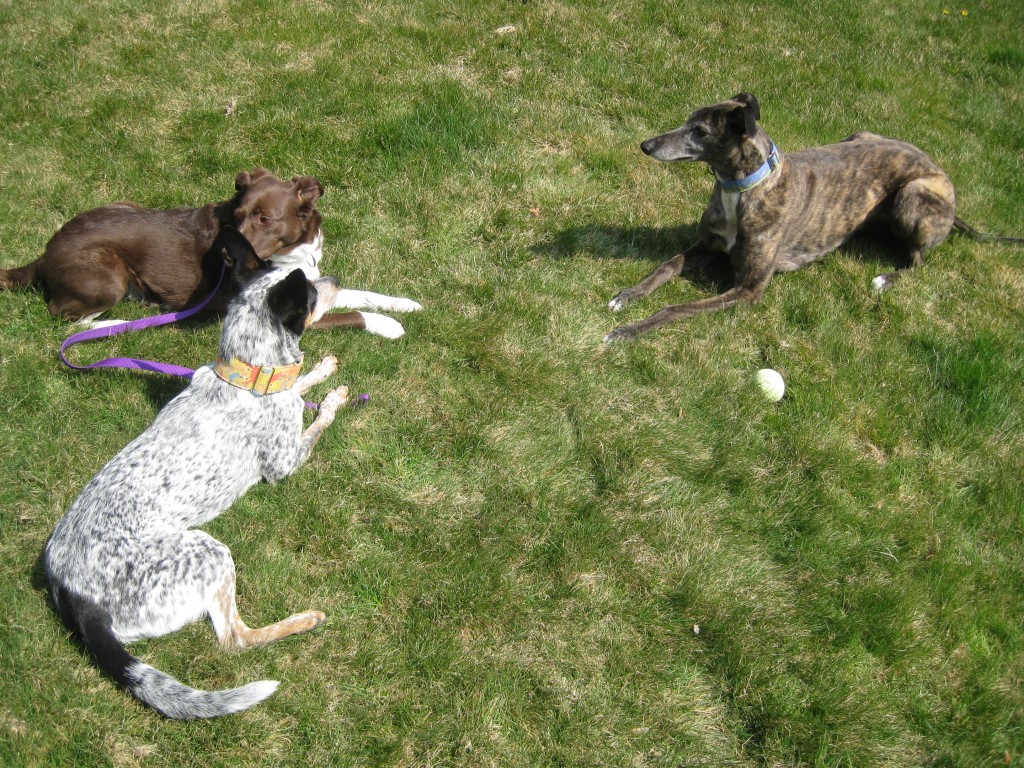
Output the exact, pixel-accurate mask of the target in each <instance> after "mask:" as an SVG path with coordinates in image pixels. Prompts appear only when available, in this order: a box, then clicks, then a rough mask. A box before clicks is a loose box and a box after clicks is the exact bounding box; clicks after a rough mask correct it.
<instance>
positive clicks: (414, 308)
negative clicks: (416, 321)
mask: <svg viewBox="0 0 1024 768" xmlns="http://www.w3.org/2000/svg"><path fill="white" fill-rule="evenodd" d="M334 308H335V309H375V310H377V311H379V312H419V311H420V310H421V309H423V305H421V304H420V303H419V302H418V301H413V300H412V299H403V298H401V297H400V296H385V295H384V294H383V293H374V292H373V291H355V290H352V289H351V288H342V289H340V290H339V291H338V293H337V294H335V296H334Z"/></svg>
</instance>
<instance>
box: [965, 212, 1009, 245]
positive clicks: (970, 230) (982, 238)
mask: <svg viewBox="0 0 1024 768" xmlns="http://www.w3.org/2000/svg"><path fill="white" fill-rule="evenodd" d="M953 226H954V227H956V229H957V230H959V231H960V232H963V233H964V234H965V235H967V236H968V237H969V238H971V239H972V240H977V241H978V242H981V243H990V242H991V243H1014V244H1016V245H1024V237H1006V236H1005V235H989V234H986V233H985V232H979V231H978V230H976V229H975V228H974V227H972V226H971V225H970V224H968V223H967V222H966V221H964V220H963V219H961V218H960V217H959V216H957V217H956V218H954V219H953Z"/></svg>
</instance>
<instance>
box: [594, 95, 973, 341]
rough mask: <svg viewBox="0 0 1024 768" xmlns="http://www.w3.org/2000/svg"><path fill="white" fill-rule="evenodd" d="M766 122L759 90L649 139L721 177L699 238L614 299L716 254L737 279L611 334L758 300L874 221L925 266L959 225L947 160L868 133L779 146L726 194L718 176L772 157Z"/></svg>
mask: <svg viewBox="0 0 1024 768" xmlns="http://www.w3.org/2000/svg"><path fill="white" fill-rule="evenodd" d="M759 119H760V107H759V106H758V103H757V99H755V98H754V97H753V96H752V95H751V94H749V93H741V94H738V95H737V96H734V97H733V98H732V99H730V100H729V101H726V102H723V103H721V104H714V105H711V106H708V107H703V108H701V109H698V110H697V111H696V112H694V113H693V114H692V115H691V116H690V118H689V120H688V121H687V122H686V124H684V125H683V126H682V127H680V128H678V129H676V130H675V131H670V132H669V133H665V134H662V135H660V136H655V137H654V138H651V139H648V140H647V141H645V142H644V143H643V144H642V145H641V148H642V149H643V151H644V153H646V154H648V155H651V156H652V157H654V158H655V159H658V160H663V161H675V160H689V161H696V162H704V163H707V164H708V165H709V166H710V167H711V169H712V170H713V171H714V173H715V175H716V181H715V186H714V189H713V191H712V193H711V200H710V201H709V202H708V206H707V208H706V209H705V211H704V214H703V216H702V217H701V221H700V228H699V239H698V240H697V242H696V243H694V244H693V245H692V246H690V247H689V248H688V249H687V250H686V251H684V252H683V253H680V254H678V255H676V256H674V257H672V258H671V259H669V260H667V261H665V262H663V263H662V264H659V265H658V266H657V267H656V268H655V269H654V270H653V271H652V272H651V273H650V274H649V275H648V276H647V277H646V278H644V279H643V280H642V281H640V283H638V284H637V285H636V286H634V287H633V288H629V289H627V290H624V291H622V292H620V293H619V294H617V295H616V296H615V298H613V299H612V301H611V303H610V306H611V308H612V309H613V310H615V311H619V310H621V309H622V308H623V307H625V306H626V305H627V304H629V303H630V302H632V301H636V300H638V299H641V298H644V297H646V296H648V295H649V294H650V293H651V292H652V291H654V290H655V289H656V288H657V287H658V286H660V285H662V284H663V283H665V282H667V281H668V280H670V279H671V278H672V277H674V276H676V275H678V274H680V273H681V272H683V271H684V270H688V269H699V268H700V267H702V266H703V265H705V264H707V263H708V262H709V261H711V260H713V259H721V258H727V259H728V260H729V262H730V263H731V266H732V268H733V273H734V276H735V285H734V286H733V287H732V288H730V289H729V290H727V291H725V292H724V293H722V294H720V295H718V296H713V297H711V298H707V299H702V300H699V301H692V302H688V303H685V304H676V305H671V306H668V307H665V308H664V309H662V310H661V311H659V312H656V313H655V314H653V315H651V316H650V317H648V318H647V319H646V320H641V321H640V322H638V323H634V324H632V325H625V326H620V327H619V328H616V329H615V330H614V331H612V332H611V333H610V334H608V336H606V337H605V340H606V341H614V340H617V339H623V338H633V337H635V336H637V335H639V334H641V333H646V332H647V331H650V330H653V329H655V328H659V327H661V326H663V325H666V324H667V323H671V322H674V321H676V320H680V319H682V318H686V317H691V316H693V315H695V314H699V313H702V312H711V311H714V310H717V309H723V308H725V307H728V306H731V305H732V304H735V303H736V302H740V301H745V302H748V303H750V304H756V303H757V302H758V301H760V299H761V296H762V294H763V293H764V289H765V287H766V286H767V285H768V283H769V282H770V281H771V279H772V276H773V275H774V274H775V273H776V272H786V271H790V270H794V269H799V268H800V267H802V266H804V265H805V264H808V263H810V262H812V261H814V260H816V259H818V258H820V257H821V256H823V255H825V254H826V253H829V252H830V251H833V250H835V249H836V248H838V247H839V246H840V245H841V244H842V243H843V242H844V241H846V240H847V238H849V237H850V236H851V235H852V234H854V233H855V232H856V231H858V230H859V229H860V228H861V227H862V226H864V225H865V224H866V223H868V222H869V221H872V220H878V221H883V222H886V223H887V224H888V225H889V226H890V228H891V229H892V231H893V233H894V234H895V235H896V236H897V237H898V238H899V239H900V240H901V241H902V242H903V243H904V245H905V246H906V248H907V255H908V257H909V259H908V261H909V264H908V266H919V265H920V264H921V263H922V258H923V254H924V252H925V251H926V250H928V249H929V248H933V247H935V246H936V245H938V244H939V243H941V242H942V241H943V240H945V239H946V237H947V236H948V235H949V232H950V230H951V229H952V228H953V226H954V223H955V224H956V225H957V227H958V228H961V227H960V221H959V219H957V218H956V214H955V208H956V196H955V194H954V191H953V185H952V184H951V183H950V181H949V178H948V177H947V176H946V174H945V173H944V172H943V171H942V169H941V168H939V167H938V166H937V165H936V164H935V163H934V162H932V160H931V159H930V158H929V157H928V156H927V155H926V154H925V153H924V152H922V151H921V150H920V149H918V148H917V147H914V146H913V145H911V144H907V143H904V142H902V141H897V140H895V139H889V138H885V137H883V136H878V135H876V134H873V133H867V132H863V133H858V134H854V135H853V136H850V137H849V138H847V139H845V140H844V141H841V142H839V143H838V144H830V145H827V146H823V147H814V148H811V149H805V150H802V151H799V152H794V153H792V154H788V155H784V154H782V153H781V152H779V165H778V166H777V167H776V168H775V170H774V171H773V172H772V173H771V174H770V175H769V176H768V177H767V178H766V179H765V180H764V181H763V182H761V183H760V184H759V185H757V186H755V187H753V188H752V189H750V190H748V191H744V192H740V193H725V192H723V190H722V185H721V183H720V181H719V179H725V180H732V179H737V180H738V179H743V178H745V177H747V176H749V175H751V174H752V173H754V172H755V171H756V170H757V169H758V168H759V167H760V166H761V165H762V164H763V163H764V162H765V160H766V158H767V157H768V154H769V152H770V148H771V144H772V142H771V139H770V138H769V137H768V135H767V134H765V132H764V131H763V130H762V129H761V128H760V127H759V126H758V124H757V120H759ZM731 211H734V215H730V212H731ZM896 276H897V274H896V273H892V274H888V275H881V276H879V277H878V278H876V287H878V288H880V289H881V288H885V287H888V286H889V285H891V284H892V282H893V281H894V280H895V279H896Z"/></svg>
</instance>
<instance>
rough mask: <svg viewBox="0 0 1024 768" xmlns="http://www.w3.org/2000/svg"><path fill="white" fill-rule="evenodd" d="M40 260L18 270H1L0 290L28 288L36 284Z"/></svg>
mask: <svg viewBox="0 0 1024 768" xmlns="http://www.w3.org/2000/svg"><path fill="white" fill-rule="evenodd" d="M38 264H39V260H38V259H36V260H35V261H33V262H31V263H30V264H26V265H25V266H23V267H17V268H16V269H0V289H7V288H27V287H28V286H30V285H32V284H33V283H35V282H36V277H37V273H38V271H39V270H38V267H37V265H38Z"/></svg>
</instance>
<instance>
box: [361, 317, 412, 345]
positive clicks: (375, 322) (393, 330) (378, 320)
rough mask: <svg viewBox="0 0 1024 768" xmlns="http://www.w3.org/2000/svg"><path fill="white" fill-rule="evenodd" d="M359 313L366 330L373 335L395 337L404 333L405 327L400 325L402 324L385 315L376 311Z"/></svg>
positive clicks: (386, 337) (387, 337)
mask: <svg viewBox="0 0 1024 768" xmlns="http://www.w3.org/2000/svg"><path fill="white" fill-rule="evenodd" d="M361 314H362V316H363V321H364V322H365V323H366V330H368V331H369V332H370V333H372V334H374V335H375V336H383V337H384V338H385V339H397V338H399V337H401V336H404V335H405V328H403V327H402V324H401V323H400V322H398V321H397V320H395V319H393V318H390V317H388V316H387V315H378V314H377V313H376V312H362V313H361Z"/></svg>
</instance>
